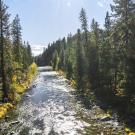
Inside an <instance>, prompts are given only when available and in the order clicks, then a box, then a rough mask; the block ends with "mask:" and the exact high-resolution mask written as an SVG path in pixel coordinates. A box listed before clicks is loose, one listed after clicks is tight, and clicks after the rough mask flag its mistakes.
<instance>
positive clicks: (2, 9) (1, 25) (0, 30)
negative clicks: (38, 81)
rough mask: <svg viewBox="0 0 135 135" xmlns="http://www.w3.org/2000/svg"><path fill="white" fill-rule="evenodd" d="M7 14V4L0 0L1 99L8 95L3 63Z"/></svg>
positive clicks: (7, 28) (7, 34)
mask: <svg viewBox="0 0 135 135" xmlns="http://www.w3.org/2000/svg"><path fill="white" fill-rule="evenodd" d="M9 16H10V15H9V14H8V13H7V6H6V5H5V4H4V3H3V1H2V0H0V42H1V48H0V52H1V77H2V91H3V99H5V98H7V97H8V88H7V84H6V78H7V77H6V71H5V69H6V64H5V49H6V42H5V40H6V37H7V36H9Z"/></svg>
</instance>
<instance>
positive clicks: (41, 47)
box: [31, 45, 45, 56]
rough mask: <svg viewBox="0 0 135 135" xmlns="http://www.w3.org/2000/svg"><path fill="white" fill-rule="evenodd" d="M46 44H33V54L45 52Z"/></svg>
mask: <svg viewBox="0 0 135 135" xmlns="http://www.w3.org/2000/svg"><path fill="white" fill-rule="evenodd" d="M44 48H45V46H44V45H31V49H32V54H33V55H34V56H37V55H40V54H42V53H43V51H44Z"/></svg>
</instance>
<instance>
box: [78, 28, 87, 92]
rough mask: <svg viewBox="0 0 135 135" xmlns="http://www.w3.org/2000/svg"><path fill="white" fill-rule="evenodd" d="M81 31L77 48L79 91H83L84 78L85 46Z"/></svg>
mask: <svg viewBox="0 0 135 135" xmlns="http://www.w3.org/2000/svg"><path fill="white" fill-rule="evenodd" d="M81 43H82V42H81V33H80V29H78V32H77V48H76V78H77V87H78V90H80V89H81V90H82V89H83V85H84V84H83V77H84V68H85V67H84V59H83V46H82V44H81Z"/></svg>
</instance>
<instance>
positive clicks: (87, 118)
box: [0, 0, 135, 135]
mask: <svg viewBox="0 0 135 135" xmlns="http://www.w3.org/2000/svg"><path fill="white" fill-rule="evenodd" d="M46 1H47V0H46ZM78 1H79V0H77V2H78ZM14 2H16V0H14ZM17 2H18V1H17ZM21 2H22V3H23V4H24V5H25V6H29V4H28V3H29V2H31V1H27V2H26V1H21ZM32 2H33V3H32V4H33V5H31V6H29V9H27V8H26V9H27V10H28V11H27V10H26V12H27V14H29V15H30V16H29V18H27V17H28V16H27V14H25V15H24V18H23V17H22V18H23V19H22V20H23V22H24V23H25V25H23V26H25V29H26V24H27V23H28V24H27V26H28V27H27V28H29V31H31V29H30V25H31V27H32V33H31V34H30V33H27V36H28V35H32V34H33V33H34V34H35V35H36V37H37V39H38V38H39V39H41V38H40V36H44V35H43V33H42V32H43V31H45V30H46V31H47V28H44V29H43V27H42V26H40V25H39V24H42V23H41V22H42V21H43V20H44V19H43V17H41V16H42V15H43V14H45V15H47V16H49V17H50V18H49V19H50V21H51V23H52V16H51V15H50V14H52V13H51V12H50V8H49V6H50V5H51V4H52V5H53V6H52V5H51V6H50V7H53V8H54V5H55V4H54V3H55V2H56V1H51V2H52V3H51V2H50V0H49V2H50V3H49V2H48V5H47V6H48V10H47V11H48V12H47V13H42V10H40V6H41V8H42V6H43V3H42V2H43V1H40V0H39V5H40V4H42V5H40V6H39V9H38V10H40V12H41V14H40V15H39V14H38V13H37V14H36V15H35V14H34V13H35V11H36V12H37V11H38V10H36V9H35V10H33V11H32V12H31V11H30V9H34V7H37V3H35V2H37V1H32ZM65 2H66V1H65ZM67 2H68V3H67V4H65V3H64V2H63V0H62V1H59V2H58V1H57V4H58V6H59V7H61V8H58V9H57V8H56V9H57V11H58V10H59V12H62V10H63V9H64V8H63V7H64V4H65V6H66V7H65V8H68V9H66V10H65V9H64V10H63V14H64V15H65V16H66V13H67V11H68V10H70V8H71V5H72V4H71V3H72V1H71V0H67ZM87 2H88V1H87ZM91 2H92V1H91ZM96 2H99V1H96ZM7 3H8V2H7ZM12 4H13V5H12ZM23 4H22V5H23ZM34 4H35V5H34ZM45 4H46V3H45ZM49 4H50V5H49ZM96 4H97V3H96ZM9 5H10V6H13V7H14V8H18V7H16V6H19V5H21V4H20V2H18V3H16V5H14V3H12V2H11V3H9ZM24 5H23V6H24ZM61 5H62V6H61ZM93 5H94V3H93ZM97 6H98V4H97ZM100 6H102V5H100ZM21 8H22V7H21ZM76 8H77V6H76ZM102 8H103V7H102ZM95 9H96V6H95ZM20 10H22V9H20ZM24 10H25V9H24V7H23V11H24ZM79 10H80V13H78V22H79V23H80V28H78V29H77V30H76V32H75V34H72V33H69V34H68V36H67V37H64V36H63V38H59V39H58V40H56V41H53V40H52V42H50V43H49V44H48V45H47V47H46V48H44V50H43V53H41V54H40V55H36V56H34V55H33V47H35V48H36V47H37V48H38V49H39V46H38V45H36V46H33V45H34V44H32V45H31V44H30V43H29V42H28V41H24V40H23V37H24V35H23V34H24V33H23V32H22V26H21V24H22V23H21V19H20V15H18V14H16V16H15V17H14V18H12V16H11V14H10V12H9V10H8V6H7V5H6V4H5V1H4V0H0V135H14V134H15V135H135V1H134V0H113V2H112V3H111V4H110V11H107V12H106V16H105V19H104V25H103V26H101V25H100V22H98V21H96V19H95V18H93V19H92V20H91V22H89V21H88V20H89V18H88V14H87V13H88V12H86V11H87V9H85V8H83V7H82V8H79ZM15 11H16V10H15ZM28 12H29V13H28ZM94 12H95V11H94ZM33 14H34V15H35V16H36V17H37V18H36V19H35V20H36V21H39V24H36V21H35V22H32V20H31V19H33V18H34V17H35V16H34V15H33ZM21 15H22V14H21ZM25 17H26V18H25ZM38 17H39V18H40V17H41V18H40V19H39V20H38ZM54 17H58V15H57V14H56V13H55V12H53V18H54ZM66 17H67V16H66ZM27 19H30V20H31V21H30V20H29V22H27ZM25 21H26V22H25ZM63 22H64V21H63ZM43 23H44V21H43ZM45 23H48V22H47V20H46V21H45ZM51 23H49V25H48V26H49V27H51ZM54 23H56V22H53V24H54ZM33 24H36V27H34V25H33ZM89 24H90V25H89ZM56 25H60V24H56ZM56 25H54V27H56ZM65 25H67V24H65ZM68 25H69V24H68ZM41 27H42V28H41ZM41 29H42V30H41ZM38 30H39V31H40V32H41V35H39V33H38V32H39V31H38ZM27 32H28V31H27ZM50 33H51V35H53V34H54V35H55V33H53V30H52V31H51V29H49V32H48V39H49V34H50ZM56 33H57V32H56ZM25 34H26V33H25ZM34 34H33V35H32V36H33V39H30V40H31V41H32V40H33V41H36V38H35V37H34ZM57 34H58V33H57ZM57 34H56V35H57ZM46 36H47V35H46ZM31 38H32V37H31ZM34 38H35V40H34ZM53 38H54V37H53ZM46 40H47V39H46ZM46 42H47V41H46ZM41 46H42V48H43V45H41ZM39 50H40V49H39Z"/></svg>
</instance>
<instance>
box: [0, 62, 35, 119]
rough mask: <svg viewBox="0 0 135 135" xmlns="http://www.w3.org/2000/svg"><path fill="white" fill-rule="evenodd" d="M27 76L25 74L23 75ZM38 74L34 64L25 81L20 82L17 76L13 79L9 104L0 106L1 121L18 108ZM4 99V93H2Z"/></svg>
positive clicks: (30, 67) (29, 69)
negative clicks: (23, 95)
mask: <svg viewBox="0 0 135 135" xmlns="http://www.w3.org/2000/svg"><path fill="white" fill-rule="evenodd" d="M23 74H25V73H23ZM36 74H37V65H36V64H35V63H32V64H31V65H30V66H29V68H28V71H27V76H26V78H25V80H24V79H23V81H20V83H19V82H18V80H17V77H18V76H17V75H16V74H15V75H14V76H13V78H12V84H11V86H10V91H11V92H9V95H8V101H9V102H8V103H1V104H0V119H4V118H6V116H7V114H8V112H9V111H11V110H12V109H15V108H16V105H17V103H18V102H19V101H20V100H21V97H22V94H23V93H25V92H26V90H28V89H29V87H30V84H31V83H32V81H33V80H34V78H35V76H36ZM1 98H2V93H1Z"/></svg>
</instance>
